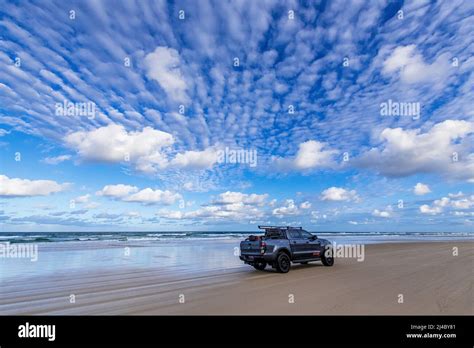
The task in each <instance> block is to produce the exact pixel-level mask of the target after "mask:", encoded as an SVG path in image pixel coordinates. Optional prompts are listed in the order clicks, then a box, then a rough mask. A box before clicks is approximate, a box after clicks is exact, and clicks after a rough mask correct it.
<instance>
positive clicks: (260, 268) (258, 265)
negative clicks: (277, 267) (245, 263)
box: [253, 262, 267, 271]
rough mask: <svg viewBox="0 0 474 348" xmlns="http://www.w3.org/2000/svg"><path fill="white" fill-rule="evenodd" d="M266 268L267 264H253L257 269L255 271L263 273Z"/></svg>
mask: <svg viewBox="0 0 474 348" xmlns="http://www.w3.org/2000/svg"><path fill="white" fill-rule="evenodd" d="M266 266H267V263H266V262H255V263H254V264H253V267H255V269H258V270H259V271H263V270H264V269H265V267H266Z"/></svg>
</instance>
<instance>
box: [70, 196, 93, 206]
mask: <svg viewBox="0 0 474 348" xmlns="http://www.w3.org/2000/svg"><path fill="white" fill-rule="evenodd" d="M90 196H91V195H90V194H86V195H83V196H79V197H76V198H74V202H76V203H79V204H82V203H88V202H89V198H90Z"/></svg>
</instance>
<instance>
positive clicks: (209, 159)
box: [64, 124, 218, 174]
mask: <svg viewBox="0 0 474 348" xmlns="http://www.w3.org/2000/svg"><path fill="white" fill-rule="evenodd" d="M64 141H65V143H66V145H67V146H69V147H70V148H71V149H73V150H75V151H76V152H77V154H78V156H79V158H80V159H81V160H83V161H93V162H106V163H122V164H124V163H130V164H131V165H132V166H133V167H134V168H135V170H137V171H139V172H142V173H147V174H153V173H157V172H158V171H163V170H166V169H169V168H170V169H210V168H212V166H213V165H214V164H215V163H216V162H217V160H218V151H217V150H216V149H215V148H214V147H208V148H207V149H205V150H203V151H184V152H182V153H177V154H176V155H175V156H174V158H172V159H171V158H170V155H169V152H170V151H171V150H172V149H171V147H172V145H173V144H174V142H175V139H174V137H173V136H172V135H171V134H169V133H166V132H163V131H159V130H156V129H153V128H151V127H145V128H143V130H141V131H130V132H128V131H127V130H125V127H124V126H122V125H117V124H110V125H108V126H104V127H100V128H96V129H93V130H91V131H78V132H74V133H71V134H69V135H67V136H66V137H65V138H64Z"/></svg>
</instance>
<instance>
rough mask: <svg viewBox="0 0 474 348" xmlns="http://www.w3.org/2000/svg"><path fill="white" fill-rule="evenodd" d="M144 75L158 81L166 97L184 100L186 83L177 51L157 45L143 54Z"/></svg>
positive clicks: (185, 99)
mask: <svg viewBox="0 0 474 348" xmlns="http://www.w3.org/2000/svg"><path fill="white" fill-rule="evenodd" d="M144 64H145V68H146V76H147V77H148V78H149V79H151V80H155V81H157V82H158V83H159V85H160V86H161V88H163V90H164V91H165V92H166V94H167V96H168V98H170V99H172V100H175V101H180V102H186V101H188V96H187V94H186V89H187V84H186V80H185V79H184V77H183V74H182V72H181V69H180V65H181V60H180V57H179V53H178V51H176V50H175V49H173V48H168V47H164V46H159V47H157V48H156V49H155V50H154V51H153V52H152V53H149V54H147V55H146V56H145V60H144Z"/></svg>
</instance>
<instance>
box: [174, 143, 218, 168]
mask: <svg viewBox="0 0 474 348" xmlns="http://www.w3.org/2000/svg"><path fill="white" fill-rule="evenodd" d="M217 159H218V152H217V150H215V149H213V148H208V149H206V150H204V151H185V152H184V153H178V154H177V155H176V156H175V158H173V160H172V161H171V164H170V165H171V166H172V167H176V168H188V169H209V168H212V166H213V165H214V164H215V163H216V162H217Z"/></svg>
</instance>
